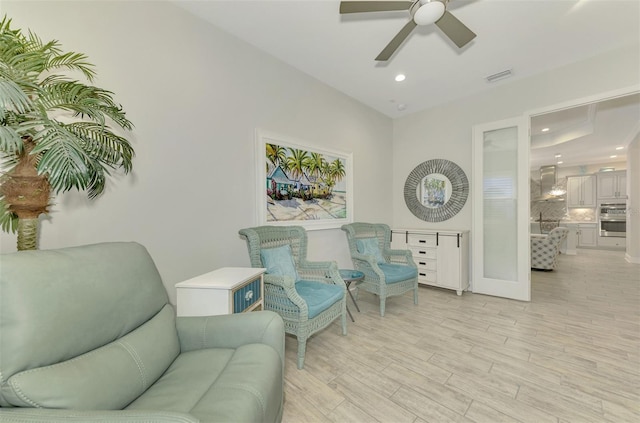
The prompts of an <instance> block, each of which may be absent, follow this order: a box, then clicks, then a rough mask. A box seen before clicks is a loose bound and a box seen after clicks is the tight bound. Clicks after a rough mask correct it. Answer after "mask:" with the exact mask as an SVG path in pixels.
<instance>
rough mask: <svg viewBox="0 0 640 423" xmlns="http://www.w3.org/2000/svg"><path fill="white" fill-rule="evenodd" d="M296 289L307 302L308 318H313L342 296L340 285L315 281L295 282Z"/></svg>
mask: <svg viewBox="0 0 640 423" xmlns="http://www.w3.org/2000/svg"><path fill="white" fill-rule="evenodd" d="M296 291H297V292H298V295H300V296H301V297H302V299H303V300H304V301H305V302H306V303H307V307H308V308H309V319H313V318H314V317H316V316H317V315H318V314H320V313H322V312H323V311H324V310H326V309H328V308H329V307H331V306H332V305H334V304H335V303H336V302H337V301H340V300H341V299H342V297H343V296H344V289H343V288H342V287H341V286H338V285H333V284H328V283H322V282H315V281H305V280H300V281H298V282H296Z"/></svg>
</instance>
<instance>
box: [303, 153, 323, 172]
mask: <svg viewBox="0 0 640 423" xmlns="http://www.w3.org/2000/svg"><path fill="white" fill-rule="evenodd" d="M326 162H327V161H326V160H325V158H324V156H323V155H322V154H320V153H311V157H309V160H308V161H307V169H308V170H309V175H312V176H314V177H316V178H319V177H320V176H322V172H323V169H324V165H325V163H326Z"/></svg>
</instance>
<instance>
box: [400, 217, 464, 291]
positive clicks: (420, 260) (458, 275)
mask: <svg viewBox="0 0 640 423" xmlns="http://www.w3.org/2000/svg"><path fill="white" fill-rule="evenodd" d="M391 248H394V249H402V250H410V251H411V255H412V256H413V261H414V262H415V263H416V265H417V266H418V283H420V284H423V285H430V286H437V287H440V288H447V289H453V290H455V291H456V293H457V294H458V295H462V291H465V290H466V289H467V288H469V231H452V230H443V231H439V230H427V229H394V230H393V231H392V239H391Z"/></svg>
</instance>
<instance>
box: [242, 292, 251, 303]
mask: <svg viewBox="0 0 640 423" xmlns="http://www.w3.org/2000/svg"><path fill="white" fill-rule="evenodd" d="M252 299H253V291H247V293H246V294H244V300H245V301H251V300H252Z"/></svg>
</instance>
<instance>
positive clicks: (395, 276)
mask: <svg viewBox="0 0 640 423" xmlns="http://www.w3.org/2000/svg"><path fill="white" fill-rule="evenodd" d="M378 266H379V267H380V270H382V273H384V278H385V281H386V282H387V284H391V283H396V282H400V281H406V280H407V279H411V278H415V277H417V276H418V270H417V269H415V268H413V267H411V266H405V265H403V264H390V263H380V264H378Z"/></svg>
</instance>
